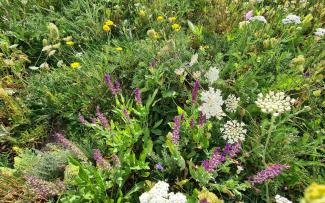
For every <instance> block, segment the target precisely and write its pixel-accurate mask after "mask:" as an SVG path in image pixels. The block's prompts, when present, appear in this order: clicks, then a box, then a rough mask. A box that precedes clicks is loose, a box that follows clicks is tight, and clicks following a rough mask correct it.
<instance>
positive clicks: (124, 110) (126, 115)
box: [123, 109, 130, 120]
mask: <svg viewBox="0 0 325 203" xmlns="http://www.w3.org/2000/svg"><path fill="white" fill-rule="evenodd" d="M123 114H124V116H125V117H126V118H127V119H128V120H130V114H129V112H128V110H127V109H123Z"/></svg>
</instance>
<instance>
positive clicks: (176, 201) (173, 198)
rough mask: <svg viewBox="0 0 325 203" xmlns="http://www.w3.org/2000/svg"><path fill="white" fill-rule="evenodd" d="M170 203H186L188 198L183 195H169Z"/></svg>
mask: <svg viewBox="0 0 325 203" xmlns="http://www.w3.org/2000/svg"><path fill="white" fill-rule="evenodd" d="M169 203H186V196H185V195H183V194H182V193H180V192H178V193H176V194H175V193H173V192H171V193H169Z"/></svg>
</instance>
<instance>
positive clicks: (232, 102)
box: [225, 94, 240, 112]
mask: <svg viewBox="0 0 325 203" xmlns="http://www.w3.org/2000/svg"><path fill="white" fill-rule="evenodd" d="M239 101H240V98H239V97H236V96H235V95H233V94H230V95H229V96H228V97H227V99H226V100H225V104H226V110H227V111H228V112H235V111H236V110H237V107H238V103H239Z"/></svg>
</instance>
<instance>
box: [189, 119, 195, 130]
mask: <svg viewBox="0 0 325 203" xmlns="http://www.w3.org/2000/svg"><path fill="white" fill-rule="evenodd" d="M194 125H195V121H194V119H193V118H192V119H191V120H190V128H194Z"/></svg>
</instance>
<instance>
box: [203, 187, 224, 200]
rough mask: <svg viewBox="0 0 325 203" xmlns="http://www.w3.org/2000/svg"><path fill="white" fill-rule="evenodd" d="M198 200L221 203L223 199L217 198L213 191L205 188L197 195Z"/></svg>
mask: <svg viewBox="0 0 325 203" xmlns="http://www.w3.org/2000/svg"><path fill="white" fill-rule="evenodd" d="M198 198H199V200H200V201H201V200H206V201H207V202H211V203H223V202H224V201H223V200H221V199H219V198H218V197H217V196H216V195H215V194H214V193H212V192H209V191H208V190H207V189H205V188H204V189H203V190H202V191H201V192H200V193H199V195H198Z"/></svg>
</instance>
